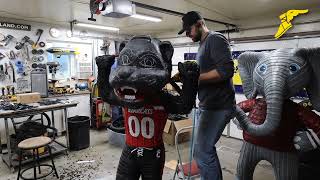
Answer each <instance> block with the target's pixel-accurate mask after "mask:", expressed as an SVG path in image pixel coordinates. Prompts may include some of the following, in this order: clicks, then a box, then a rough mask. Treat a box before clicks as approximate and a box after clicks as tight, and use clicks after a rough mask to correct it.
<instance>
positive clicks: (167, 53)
mask: <svg viewBox="0 0 320 180" xmlns="http://www.w3.org/2000/svg"><path fill="white" fill-rule="evenodd" d="M159 49H160V52H161V55H162V59H163V60H164V62H165V66H166V69H168V72H169V75H170V76H171V71H172V56H173V52H174V48H173V46H172V44H171V42H169V41H163V42H161V43H160V45H159Z"/></svg>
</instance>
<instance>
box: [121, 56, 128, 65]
mask: <svg viewBox="0 0 320 180" xmlns="http://www.w3.org/2000/svg"><path fill="white" fill-rule="evenodd" d="M121 64H122V65H129V64H130V61H129V57H128V56H127V55H123V56H121Z"/></svg>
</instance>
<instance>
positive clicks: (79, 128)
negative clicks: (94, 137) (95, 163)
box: [68, 116, 90, 150]
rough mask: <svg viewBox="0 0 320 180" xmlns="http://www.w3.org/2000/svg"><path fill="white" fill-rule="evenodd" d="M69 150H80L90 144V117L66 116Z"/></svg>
mask: <svg viewBox="0 0 320 180" xmlns="http://www.w3.org/2000/svg"><path fill="white" fill-rule="evenodd" d="M68 129H69V144H70V150H81V149H85V148H87V147H89V145H90V118H89V117H87V116H73V117H70V118H68Z"/></svg>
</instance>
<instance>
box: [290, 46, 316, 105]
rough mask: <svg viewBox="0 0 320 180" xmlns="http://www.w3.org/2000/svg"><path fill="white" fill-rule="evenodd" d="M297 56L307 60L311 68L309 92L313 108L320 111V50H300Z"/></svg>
mask: <svg viewBox="0 0 320 180" xmlns="http://www.w3.org/2000/svg"><path fill="white" fill-rule="evenodd" d="M296 55H297V56H300V57H302V58H303V59H305V60H307V61H308V62H309V64H310V66H311V69H312V74H311V80H310V82H309V84H308V86H307V92H308V95H309V98H310V101H311V103H312V106H313V108H314V109H315V110H317V111H320V48H302V49H298V50H297V52H296Z"/></svg>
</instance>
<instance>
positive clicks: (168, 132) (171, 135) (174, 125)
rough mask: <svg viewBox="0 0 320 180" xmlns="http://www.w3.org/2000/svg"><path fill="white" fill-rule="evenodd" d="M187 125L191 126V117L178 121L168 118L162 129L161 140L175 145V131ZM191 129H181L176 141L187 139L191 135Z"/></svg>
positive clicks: (180, 141)
mask: <svg viewBox="0 0 320 180" xmlns="http://www.w3.org/2000/svg"><path fill="white" fill-rule="evenodd" d="M189 126H192V120H191V119H184V120H179V121H172V120H169V119H168V120H167V123H166V125H165V127H164V131H163V141H164V142H165V143H167V144H169V145H175V136H176V133H177V131H178V130H179V129H181V128H183V127H189ZM191 131H192V129H190V130H186V131H183V132H182V133H181V134H180V135H179V138H178V142H179V143H182V142H186V141H188V140H189V139H190V136H191Z"/></svg>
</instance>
